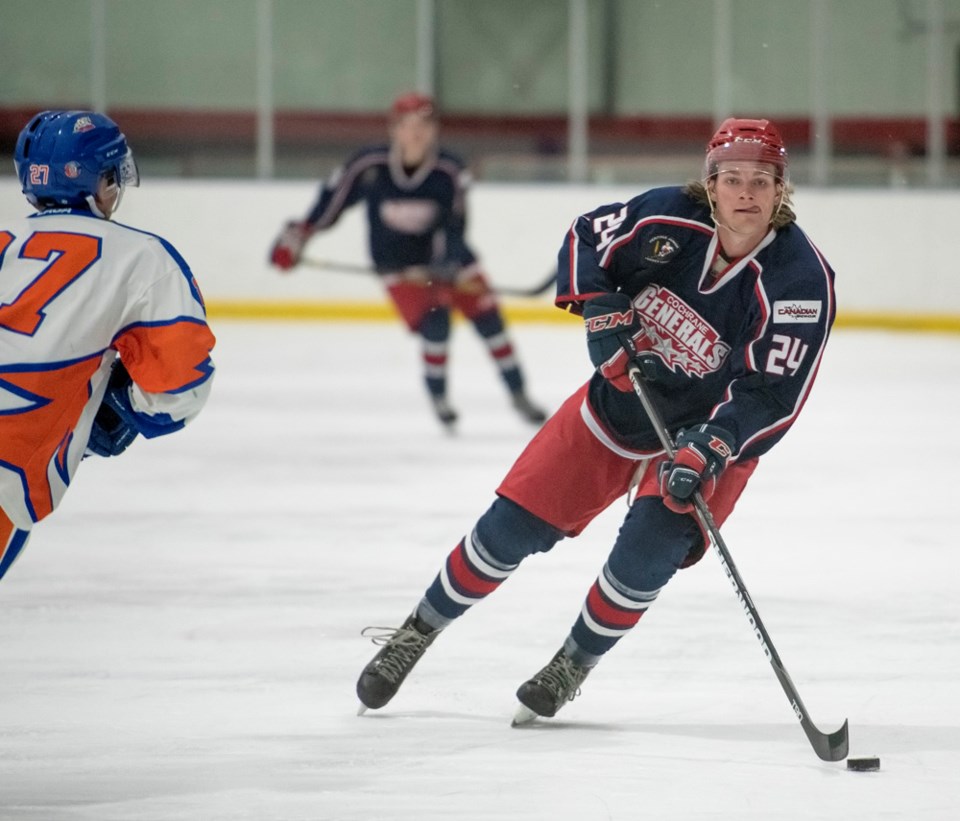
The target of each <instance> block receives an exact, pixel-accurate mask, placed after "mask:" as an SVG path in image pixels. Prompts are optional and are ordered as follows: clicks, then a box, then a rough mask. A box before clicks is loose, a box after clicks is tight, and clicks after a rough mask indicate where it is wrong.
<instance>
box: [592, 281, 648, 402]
mask: <svg viewBox="0 0 960 821" xmlns="http://www.w3.org/2000/svg"><path fill="white" fill-rule="evenodd" d="M583 322H584V325H585V326H586V329H587V350H588V351H589V353H590V361H591V362H593V365H594V367H595V368H596V369H597V370H598V371H600V373H601V374H602V375H603V377H604V378H605V379H606V380H608V381H609V382H610V383H611V384H612V385H613V386H614V387H615V388H616V389H617V390H619V391H624V392H625V393H628V392H630V391H632V390H633V384H632V383H631V382H630V377H629V376H627V371H628V370H629V368H630V365H631V364H635V365H637V366H639V368H640V371H641V373H642V374H643V376H644V378H645V379H653V377H654V374H655V364H654V362H653V360H652V358H650V357H649V355H644V354H643V353H641V352H638V351H637V347H636V342H637V341H638V340H640V339H642V338H643V336H644V331H643V325H641V324H640V318H639V317H638V316H637V312H636V311H635V310H634V308H633V303H632V302H631V301H630V297H628V296H627V295H626V294H621V293H616V294H604V295H603V296H598V297H594V298H593V299H591V300H588V301H587V303H586V304H585V305H584V306H583ZM627 348H629V350H630V351H633V354H632V355H628V352H627Z"/></svg>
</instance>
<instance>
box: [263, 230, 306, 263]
mask: <svg viewBox="0 0 960 821" xmlns="http://www.w3.org/2000/svg"><path fill="white" fill-rule="evenodd" d="M310 233H311V232H310V226H309V225H307V224H306V223H305V222H288V223H287V224H286V226H284V229H283V231H282V233H281V234H280V236H279V237H277V239H276V241H275V242H274V243H273V248H271V249H270V262H271V263H272V264H273V265H275V266H276V267H277V268H279V269H280V270H281V271H289V270H291V269H292V268H293V267H294V266H296V265H297V263H298V262H300V255H301V254H302V253H303V246H304V245H306V244H307V240H308V239H309V238H310Z"/></svg>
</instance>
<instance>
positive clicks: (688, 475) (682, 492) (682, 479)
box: [660, 425, 733, 513]
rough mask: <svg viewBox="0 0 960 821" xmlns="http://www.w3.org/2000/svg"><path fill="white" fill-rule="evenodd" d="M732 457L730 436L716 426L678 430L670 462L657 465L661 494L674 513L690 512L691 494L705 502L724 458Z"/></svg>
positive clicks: (691, 504)
mask: <svg viewBox="0 0 960 821" xmlns="http://www.w3.org/2000/svg"><path fill="white" fill-rule="evenodd" d="M732 454H733V435H732V434H731V433H729V432H728V431H725V430H724V429H723V428H720V427H717V426H716V425H697V427H695V428H687V429H686V430H682V431H680V433H679V435H678V436H677V452H676V454H675V455H674V457H673V461H672V462H664V463H663V464H662V465H661V466H660V495H661V496H663V503H664V504H665V505H666V506H667V507H668V508H670V510H672V511H674V513H690V512H691V511H692V510H693V494H694V493H696V492H697V491H700V495H701V496H702V497H703V500H704V501H707V499H709V498H710V497H711V496H713V492H714V491H715V490H716V489H717V480H718V479H719V477H720V474H721V472H722V471H723V469H724V467H726V464H727V459H729V458H730V456H731V455H732Z"/></svg>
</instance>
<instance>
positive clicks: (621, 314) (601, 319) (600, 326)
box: [587, 308, 633, 334]
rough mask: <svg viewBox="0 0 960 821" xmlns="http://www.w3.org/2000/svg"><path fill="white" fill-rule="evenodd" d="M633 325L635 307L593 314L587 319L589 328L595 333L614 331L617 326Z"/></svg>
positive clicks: (626, 326) (627, 326)
mask: <svg viewBox="0 0 960 821" xmlns="http://www.w3.org/2000/svg"><path fill="white" fill-rule="evenodd" d="M631 325H633V309H632V308H631V309H630V310H629V311H613V312H612V313H609V314H602V315H600V316H592V317H590V318H589V319H588V320H587V330H588V331H589V332H590V333H592V334H595V333H597V332H598V331H612V330H614V329H616V328H620V327H623V328H629V327H630V326H631Z"/></svg>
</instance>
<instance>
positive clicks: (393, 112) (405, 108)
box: [390, 91, 437, 119]
mask: <svg viewBox="0 0 960 821" xmlns="http://www.w3.org/2000/svg"><path fill="white" fill-rule="evenodd" d="M405 114H420V115H421V116H423V117H428V118H433V117H435V116H436V114H437V105H436V103H435V102H434V99H433V97H431V96H430V95H429V94H421V93H420V92H419V91H408V92H406V93H404V94H401V95H400V96H399V97H397V98H396V99H395V100H394V101H393V105H391V106H390V116H391V117H392V118H393V119H397V118H398V117H402V116H404V115H405Z"/></svg>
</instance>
